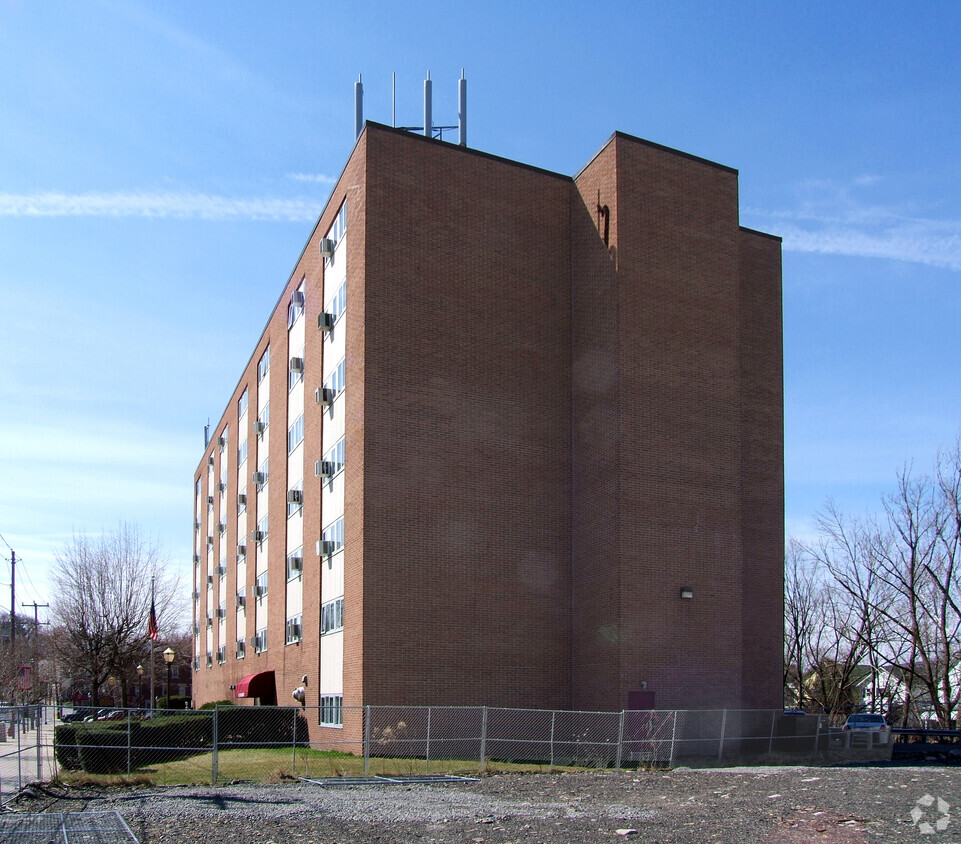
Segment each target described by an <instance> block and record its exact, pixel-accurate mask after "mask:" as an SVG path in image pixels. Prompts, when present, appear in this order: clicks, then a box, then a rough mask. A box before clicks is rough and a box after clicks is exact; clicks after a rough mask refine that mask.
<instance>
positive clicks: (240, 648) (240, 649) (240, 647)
mask: <svg viewBox="0 0 961 844" xmlns="http://www.w3.org/2000/svg"><path fill="white" fill-rule="evenodd" d="M235 653H236V654H237V659H243V658H244V657H245V656H247V643H246V642H245V641H244V640H243V639H242V638H241V639H238V640H237V650H236V651H235Z"/></svg>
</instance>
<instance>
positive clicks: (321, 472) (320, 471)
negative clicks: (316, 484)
mask: <svg viewBox="0 0 961 844" xmlns="http://www.w3.org/2000/svg"><path fill="white" fill-rule="evenodd" d="M333 474H334V464H333V463H331V462H330V461H329V460H318V461H316V462H315V463H314V475H315V476H316V477H318V478H330V477H333Z"/></svg>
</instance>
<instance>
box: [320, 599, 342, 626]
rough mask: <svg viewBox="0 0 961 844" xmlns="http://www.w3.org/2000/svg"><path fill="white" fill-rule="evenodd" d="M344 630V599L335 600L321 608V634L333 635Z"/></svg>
mask: <svg viewBox="0 0 961 844" xmlns="http://www.w3.org/2000/svg"><path fill="white" fill-rule="evenodd" d="M343 629H344V599H343V598H335V599H334V600H333V601H328V602H327V603H326V604H324V605H323V606H322V607H321V608H320V632H321V633H332V632H333V631H334V630H343Z"/></svg>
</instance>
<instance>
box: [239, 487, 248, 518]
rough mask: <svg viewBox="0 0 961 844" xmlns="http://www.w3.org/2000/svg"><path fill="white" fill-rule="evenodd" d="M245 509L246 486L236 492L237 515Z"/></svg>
mask: <svg viewBox="0 0 961 844" xmlns="http://www.w3.org/2000/svg"><path fill="white" fill-rule="evenodd" d="M246 509H247V487H244V488H243V489H242V490H240V492H239V493H237V515H238V516H239V515H240V514H241V513H243V512H244V510H246Z"/></svg>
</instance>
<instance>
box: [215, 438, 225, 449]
mask: <svg viewBox="0 0 961 844" xmlns="http://www.w3.org/2000/svg"><path fill="white" fill-rule="evenodd" d="M217 445H219V446H220V447H221V448H223V447H224V446H225V445H227V438H226V437H217Z"/></svg>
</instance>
